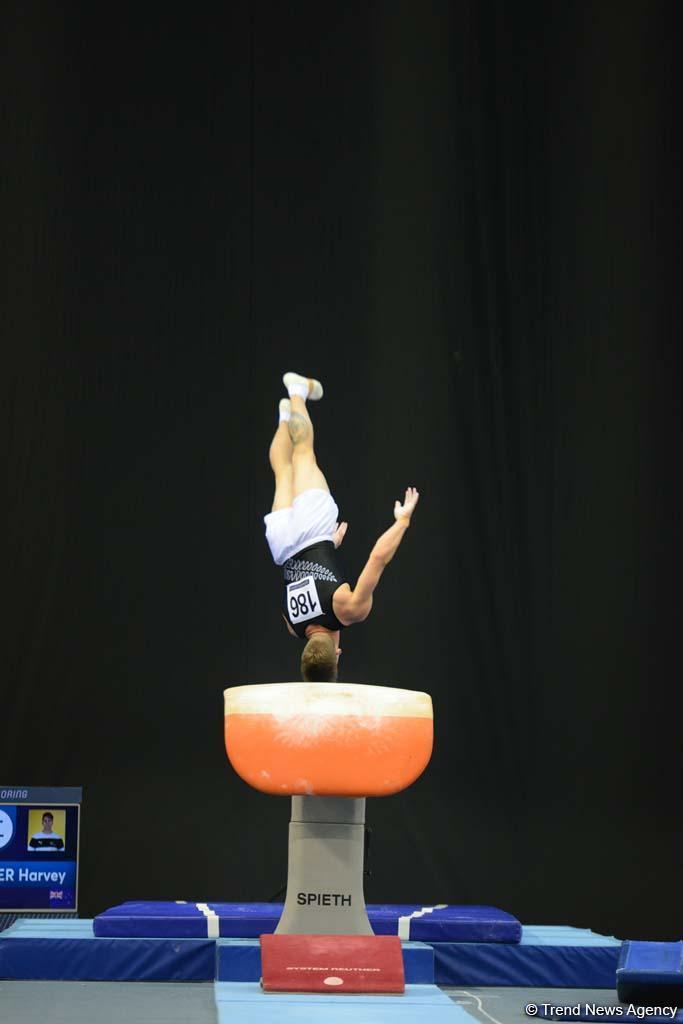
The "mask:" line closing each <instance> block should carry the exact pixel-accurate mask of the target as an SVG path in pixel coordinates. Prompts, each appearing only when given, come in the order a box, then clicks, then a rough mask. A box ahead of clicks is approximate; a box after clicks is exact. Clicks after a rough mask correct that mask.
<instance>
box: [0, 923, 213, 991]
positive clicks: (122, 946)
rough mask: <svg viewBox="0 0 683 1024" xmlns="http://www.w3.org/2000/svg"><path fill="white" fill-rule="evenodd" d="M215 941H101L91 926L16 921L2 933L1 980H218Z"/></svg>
mask: <svg viewBox="0 0 683 1024" xmlns="http://www.w3.org/2000/svg"><path fill="white" fill-rule="evenodd" d="M215 961H216V944H215V942H214V941H213V940H211V939H135V940H132V941H131V940H126V939H96V938H95V937H94V935H93V930H92V921H88V920H83V921H81V920H76V921H17V922H16V924H13V925H12V926H11V927H10V928H8V929H7V930H6V931H4V932H0V978H12V979H14V980H17V981H37V980H46V981H213V980H214V978H215V976H216V975H215Z"/></svg>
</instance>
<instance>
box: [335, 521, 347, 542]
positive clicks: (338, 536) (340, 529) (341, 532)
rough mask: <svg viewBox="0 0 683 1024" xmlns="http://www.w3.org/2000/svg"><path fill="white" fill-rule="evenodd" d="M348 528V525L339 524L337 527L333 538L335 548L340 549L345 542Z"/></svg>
mask: <svg viewBox="0 0 683 1024" xmlns="http://www.w3.org/2000/svg"><path fill="white" fill-rule="evenodd" d="M348 528H349V524H348V523H337V524H336V525H335V528H334V536H333V537H332V543H333V544H334V546H335V548H338V547H339V545H340V544H341V542H342V541H343V540H344V537H345V536H346V531H347V530H348Z"/></svg>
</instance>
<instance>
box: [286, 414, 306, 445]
mask: <svg viewBox="0 0 683 1024" xmlns="http://www.w3.org/2000/svg"><path fill="white" fill-rule="evenodd" d="M287 426H288V427H289V436H290V437H291V439H292V444H295V445H296V444H301V443H302V442H303V441H307V440H308V438H309V437H310V436H311V424H310V423H309V421H308V420H307V419H306V417H305V416H302V415H301V413H300V412H293V413H292V415H291V416H290V418H289V422H288V424H287Z"/></svg>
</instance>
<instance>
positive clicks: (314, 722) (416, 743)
mask: <svg viewBox="0 0 683 1024" xmlns="http://www.w3.org/2000/svg"><path fill="white" fill-rule="evenodd" d="M224 696H225V748H226V750H227V752H228V758H229V759H230V763H231V764H232V766H233V768H234V769H235V771H236V772H237V774H238V775H239V776H240V777H241V778H242V779H244V781H245V782H248V783H249V785H250V786H254V788H255V789H259V790H261V792H263V793H271V794H275V795H278V796H345V797H361V796H390V795H391V794H392V793H398V792H400V791H401V790H402V789H405V788H406V786H409V785H410V784H411V783H412V782H414V781H415V779H417V778H418V777H419V776H420V775H421V774H422V772H423V771H424V769H425V768H426V766H427V764H428V763H429V758H430V757H431V754H432V743H433V717H432V701H431V698H430V697H429V695H428V694H426V693H419V692H417V691H414V690H397V689H394V688H392V687H388V686H360V685H358V684H352V683H265V684H262V685H259V686H234V687H232V688H230V689H229V690H226V691H225V694H224Z"/></svg>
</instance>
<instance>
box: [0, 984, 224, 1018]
mask: <svg viewBox="0 0 683 1024" xmlns="http://www.w3.org/2000/svg"><path fill="white" fill-rule="evenodd" d="M217 1020H218V1017H217V1014H216V1004H215V1000H214V989H213V982H194V983H188V982H177V983H173V982H140V981H134V982H114V981H59V982H55V981H0V1022H2V1024H217Z"/></svg>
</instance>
